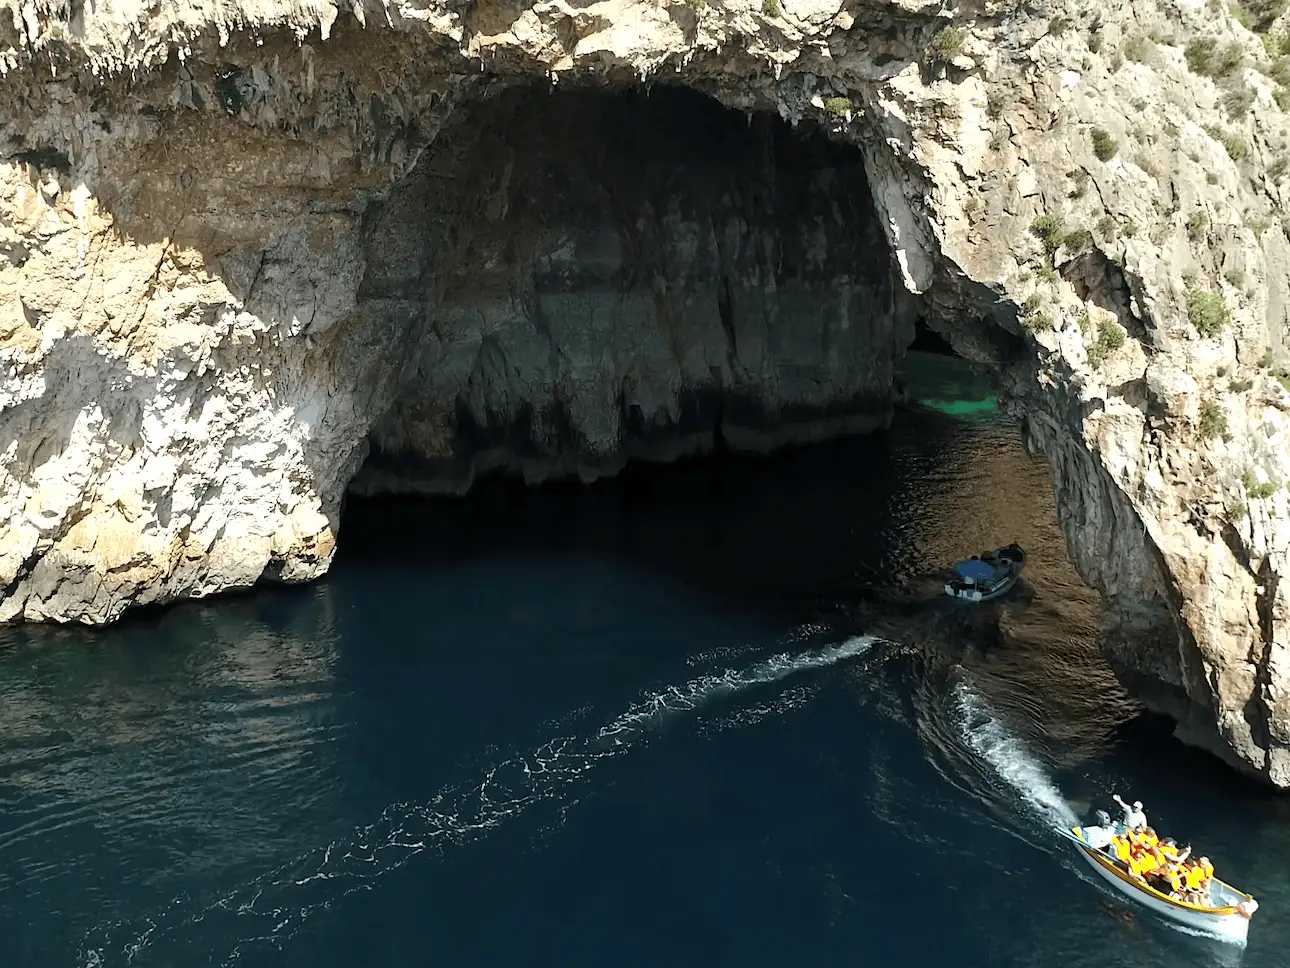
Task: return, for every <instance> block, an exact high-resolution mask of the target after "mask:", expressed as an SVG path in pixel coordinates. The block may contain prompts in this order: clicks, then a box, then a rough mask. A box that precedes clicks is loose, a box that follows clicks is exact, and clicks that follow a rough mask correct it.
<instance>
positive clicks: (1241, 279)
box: [1223, 269, 1245, 289]
mask: <svg viewBox="0 0 1290 968" xmlns="http://www.w3.org/2000/svg"><path fill="white" fill-rule="evenodd" d="M1223 278H1224V279H1226V280H1227V284H1228V285H1229V286H1231V287H1232V288H1234V289H1240V288H1241V286H1243V285H1245V273H1244V271H1242V270H1241V269H1228V270H1227V271H1226V272H1225V273H1223Z"/></svg>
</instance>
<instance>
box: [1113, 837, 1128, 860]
mask: <svg viewBox="0 0 1290 968" xmlns="http://www.w3.org/2000/svg"><path fill="white" fill-rule="evenodd" d="M1111 847H1112V848H1113V849H1114V850H1115V856H1116V857H1117V858H1118V859H1119V860H1120V861H1122V862H1123V863H1125V864H1127V863H1128V862H1129V858H1130V857H1132V856H1133V845H1132V844H1131V843H1130V842H1129V838H1128V837H1116V838H1115V839H1114V840H1112V841H1111Z"/></svg>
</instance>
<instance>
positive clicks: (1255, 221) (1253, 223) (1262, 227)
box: [1245, 215, 1272, 235]
mask: <svg viewBox="0 0 1290 968" xmlns="http://www.w3.org/2000/svg"><path fill="white" fill-rule="evenodd" d="M1245 224H1246V225H1248V226H1249V227H1250V231H1251V232H1253V233H1254V234H1255V235H1262V234H1263V233H1264V232H1266V231H1267V230H1268V229H1270V228H1272V220H1271V219H1270V218H1264V217H1263V216H1261V215H1256V216H1255V217H1254V218H1252V219H1250V220H1249V221H1248V222H1246V223H1245Z"/></svg>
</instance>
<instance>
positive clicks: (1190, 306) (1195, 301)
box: [1187, 288, 1232, 339]
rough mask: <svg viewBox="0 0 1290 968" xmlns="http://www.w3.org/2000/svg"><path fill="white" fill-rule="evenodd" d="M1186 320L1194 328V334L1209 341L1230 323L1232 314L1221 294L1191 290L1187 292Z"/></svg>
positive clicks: (1206, 290) (1204, 290)
mask: <svg viewBox="0 0 1290 968" xmlns="http://www.w3.org/2000/svg"><path fill="white" fill-rule="evenodd" d="M1187 318H1188V319H1189V320H1191V324H1192V325H1193V326H1195V327H1196V332H1198V333H1200V335H1201V336H1204V337H1205V338H1206V339H1210V338H1212V337H1214V336H1217V335H1218V334H1219V333H1221V332H1222V331H1223V330H1224V329H1225V328H1226V327H1227V324H1228V323H1230V322H1231V321H1232V313H1231V310H1229V309H1228V308H1227V300H1225V299H1224V298H1223V294H1222V293H1221V292H1211V291H1210V290H1208V289H1194V288H1193V289H1188V290H1187Z"/></svg>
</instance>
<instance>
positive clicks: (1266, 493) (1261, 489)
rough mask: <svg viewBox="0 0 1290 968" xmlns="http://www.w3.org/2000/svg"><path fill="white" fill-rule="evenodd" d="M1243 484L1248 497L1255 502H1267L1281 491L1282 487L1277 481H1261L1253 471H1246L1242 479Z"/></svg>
mask: <svg viewBox="0 0 1290 968" xmlns="http://www.w3.org/2000/svg"><path fill="white" fill-rule="evenodd" d="M1241 483H1242V484H1243V485H1244V486H1245V494H1246V496H1247V497H1249V498H1250V499H1251V500H1255V501H1266V500H1267V499H1268V498H1270V497H1271V496H1272V495H1273V494H1275V493H1276V492H1277V491H1279V490H1281V485H1280V484H1278V483H1276V481H1270V480H1269V481H1260V480H1259V479H1258V478H1256V477H1255V476H1254V472H1253V471H1246V472H1245V474H1244V475H1243V476H1242V477H1241Z"/></svg>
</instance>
